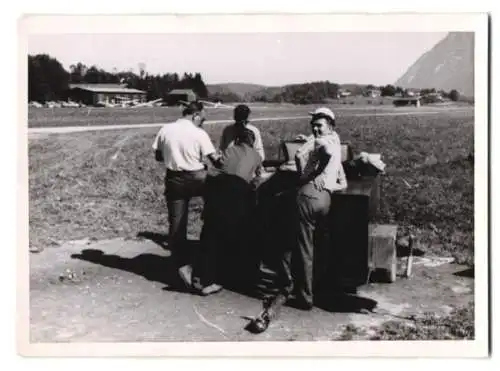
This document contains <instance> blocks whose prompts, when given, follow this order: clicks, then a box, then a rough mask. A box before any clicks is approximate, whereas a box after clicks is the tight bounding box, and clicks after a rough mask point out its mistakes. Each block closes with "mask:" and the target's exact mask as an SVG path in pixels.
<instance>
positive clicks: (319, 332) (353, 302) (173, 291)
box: [30, 239, 474, 342]
mask: <svg viewBox="0 0 500 371" xmlns="http://www.w3.org/2000/svg"><path fill="white" fill-rule="evenodd" d="M78 242H81V241H78ZM159 245H160V244H159V243H158V242H157V243H155V242H153V241H150V240H123V239H113V240H103V241H97V242H92V241H85V243H68V244H65V245H63V246H61V247H60V248H58V249H48V250H45V251H44V252H43V253H42V254H30V339H31V342H81V341H86V342H96V341H113V342H114V341H162V342H164V341H263V340H266V341H268V340H272V341H299V340H300V341H306V340H343V339H344V340H348V339H377V338H384V339H385V338H387V337H389V335H390V331H391V330H390V328H389V330H388V331H389V332H387V331H385V330H384V329H386V330H387V326H388V325H387V324H388V323H398V324H402V325H403V326H410V327H411V326H415V324H417V325H418V324H419V323H420V324H422V323H424V324H426V323H427V324H429V321H427V322H425V318H427V317H426V316H428V313H431V314H432V316H433V317H432V318H434V319H439V318H446V316H449V315H450V313H452V311H453V309H455V308H461V307H464V306H467V305H468V303H470V302H473V301H474V278H473V272H472V273H471V271H470V270H469V269H468V268H467V267H465V266H461V265H457V264H453V263H449V262H446V261H443V260H439V259H434V260H433V259H431V258H429V257H428V258H429V260H423V259H420V260H419V259H416V260H415V265H414V269H413V274H412V276H411V277H410V278H403V277H400V278H399V279H398V280H397V281H396V282H395V283H392V284H378V283H372V284H368V285H366V286H363V287H361V288H360V289H359V291H358V293H357V295H353V296H350V297H348V298H347V297H346V298H344V299H343V300H345V301H344V302H341V303H340V302H335V301H333V305H331V306H330V307H328V305H322V306H320V307H315V308H314V309H313V310H312V311H310V312H304V311H300V310H296V309H293V308H291V307H284V308H283V309H282V311H281V314H280V316H279V317H278V318H277V319H276V320H275V321H274V322H273V323H272V324H271V326H270V328H269V329H268V330H267V331H266V332H264V333H263V334H260V335H253V334H250V333H248V332H247V331H245V330H244V328H245V326H246V325H247V324H248V321H249V320H250V319H251V318H253V317H254V316H255V315H257V314H258V313H259V311H260V309H261V303H260V301H259V300H258V299H257V298H253V297H249V296H246V295H244V294H241V293H238V292H233V291H229V290H225V291H223V292H221V293H219V294H216V295H214V296H210V297H200V296H195V295H192V294H190V293H188V292H186V290H185V289H184V288H183V287H182V285H180V284H179V281H178V278H177V276H176V273H175V271H174V270H173V269H172V267H171V265H170V261H169V255H170V254H169V252H168V250H165V249H164V248H162V247H161V246H159ZM436 262H437V263H436ZM443 262H444V263H443ZM438 263H439V264H438ZM466 314H467V313H465V316H464V315H463V313H462V317H463V318H466V319H467V318H468V320H469V322H470V321H471V320H472V321H473V319H470V318H469V317H467V315H466ZM418 318H423V321H424V322H418ZM416 319H417V322H416ZM436 321H438V320H436ZM435 323H436V325H435V327H436V328H440V327H439V326H440V323H442V321H441V322H439V321H438V322H435ZM432 325H433V324H432V322H430V326H432ZM469 325H470V326H472V328H473V323H469ZM443 326H446V325H443ZM470 326H469V328H470ZM405 328H406V330H404V331H407V329H408V328H407V327H405ZM384 331H385V332H384ZM404 331H403V330H402V331H400V332H399V333H400V334H410V335H408V338H411V336H413V335H411V334H412V333H411V331H410V332H408V331H407V332H404ZM464 331H465V332H462V334H463V335H464V337H467V336H469V335H470V334H468V333H467V328H466V329H465V330H464ZM396 332H397V331H396ZM388 333H389V335H387V334H388ZM384 334H385V335H384ZM421 334H423V335H426V334H427V335H429V336H434V337H436V336H437V337H438V338H443V339H444V338H448V335H447V334H449V332H446V331H445V332H443V331H441V332H439V331H438V332H436V331H435V332H434V333H430V332H428V331H427V332H425V331H424V332H422V331H421ZM436 334H437V335H436ZM457 334H458V335H460V332H458V333H455V335H457ZM384 336H385V337H384ZM440 336H441V337H440Z"/></svg>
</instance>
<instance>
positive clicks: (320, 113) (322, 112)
mask: <svg viewBox="0 0 500 371" xmlns="http://www.w3.org/2000/svg"><path fill="white" fill-rule="evenodd" d="M309 114H310V115H311V116H316V115H318V116H326V117H330V118H331V119H332V120H335V115H334V114H333V112H332V110H331V109H330V108H326V107H321V108H318V109H316V110H315V111H313V112H309Z"/></svg>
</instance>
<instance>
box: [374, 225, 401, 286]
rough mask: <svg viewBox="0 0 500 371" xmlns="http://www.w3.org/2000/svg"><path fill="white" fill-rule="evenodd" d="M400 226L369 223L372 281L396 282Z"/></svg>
mask: <svg viewBox="0 0 500 371" xmlns="http://www.w3.org/2000/svg"><path fill="white" fill-rule="evenodd" d="M397 232H398V227H397V226H396V225H391V224H370V225H369V233H368V236H369V240H368V250H369V259H370V260H369V263H368V265H369V269H370V272H371V279H372V281H376V282H379V281H382V282H394V281H396V273H397V255H396V235H397Z"/></svg>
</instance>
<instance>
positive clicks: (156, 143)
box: [152, 130, 164, 162]
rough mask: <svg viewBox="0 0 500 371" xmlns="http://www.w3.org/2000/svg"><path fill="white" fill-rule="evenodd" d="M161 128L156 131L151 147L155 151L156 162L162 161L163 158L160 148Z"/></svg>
mask: <svg viewBox="0 0 500 371" xmlns="http://www.w3.org/2000/svg"><path fill="white" fill-rule="evenodd" d="M161 141H162V140H161V130H160V131H159V132H158V134H157V135H156V137H155V140H154V142H153V145H152V147H153V149H154V151H155V160H156V161H158V162H163V161H164V158H163V152H162V150H161V148H162V143H161Z"/></svg>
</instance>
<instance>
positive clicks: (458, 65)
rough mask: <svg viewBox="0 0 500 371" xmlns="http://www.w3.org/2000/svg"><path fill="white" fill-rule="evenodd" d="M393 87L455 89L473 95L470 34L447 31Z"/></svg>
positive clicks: (472, 49)
mask: <svg viewBox="0 0 500 371" xmlns="http://www.w3.org/2000/svg"><path fill="white" fill-rule="evenodd" d="M394 85H396V86H401V87H403V88H416V89H423V88H436V89H437V90H445V91H450V90H452V89H456V90H458V91H459V92H460V93H461V94H462V95H466V96H474V33H472V32H450V33H449V34H448V35H447V36H446V37H445V38H444V39H443V40H441V41H440V42H439V43H437V44H436V45H435V46H434V47H433V48H432V49H431V50H429V51H428V52H426V53H424V54H423V55H422V56H421V57H420V58H419V59H418V60H417V61H416V62H415V63H414V64H413V65H412V66H411V67H410V68H409V69H408V70H407V71H406V73H405V74H404V75H403V76H401V77H400V78H399V79H398V80H397V81H396V83H395V84H394Z"/></svg>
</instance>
